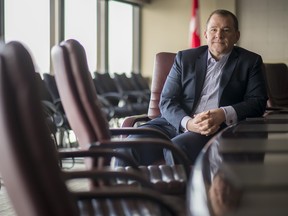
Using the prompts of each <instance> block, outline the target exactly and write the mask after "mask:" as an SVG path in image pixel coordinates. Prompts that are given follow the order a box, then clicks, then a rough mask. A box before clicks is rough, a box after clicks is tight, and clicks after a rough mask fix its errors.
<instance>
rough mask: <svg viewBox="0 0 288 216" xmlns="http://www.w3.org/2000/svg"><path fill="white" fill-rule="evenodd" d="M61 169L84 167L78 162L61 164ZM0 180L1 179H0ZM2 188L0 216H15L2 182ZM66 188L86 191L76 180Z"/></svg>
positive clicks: (84, 182) (85, 187) (0, 191)
mask: <svg viewBox="0 0 288 216" xmlns="http://www.w3.org/2000/svg"><path fill="white" fill-rule="evenodd" d="M63 167H64V168H65V169H66V170H69V169H71V170H75V169H81V168H83V167H84V163H83V161H80V162H79V161H78V162H77V163H76V164H74V165H72V164H71V162H66V163H63ZM0 180H1V179H0ZM1 183H2V186H1V188H0V216H16V213H15V211H14V209H13V206H12V204H11V202H10V200H9V196H8V194H7V192H6V189H5V184H4V183H3V182H1ZM68 187H69V188H70V189H72V190H82V189H87V188H88V184H87V181H85V180H82V181H80V180H77V181H71V182H69V184H68Z"/></svg>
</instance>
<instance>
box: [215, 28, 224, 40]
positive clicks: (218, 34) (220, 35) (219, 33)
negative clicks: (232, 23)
mask: <svg viewBox="0 0 288 216" xmlns="http://www.w3.org/2000/svg"><path fill="white" fill-rule="evenodd" d="M216 37H217V38H222V37H223V31H222V30H221V29H220V30H218V31H217V32H216Z"/></svg>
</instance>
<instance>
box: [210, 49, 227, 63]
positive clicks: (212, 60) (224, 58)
mask: <svg viewBox="0 0 288 216" xmlns="http://www.w3.org/2000/svg"><path fill="white" fill-rule="evenodd" d="M231 52H232V50H231V51H230V52H229V53H227V54H225V55H223V56H222V58H221V59H220V60H219V61H218V62H222V61H224V62H225V61H226V60H227V59H228V58H229V56H230V54H231ZM211 62H216V60H215V59H214V58H213V57H212V55H211V53H210V51H209V50H208V58H207V63H208V64H209V63H211Z"/></svg>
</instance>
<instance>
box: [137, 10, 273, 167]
mask: <svg viewBox="0 0 288 216" xmlns="http://www.w3.org/2000/svg"><path fill="white" fill-rule="evenodd" d="M204 35H205V38H206V41H207V46H201V47H199V48H195V49H188V50H184V51H180V52H178V53H177V55H176V57H175V61H174V64H173V66H172V68H171V71H170V73H169V75H168V77H167V80H166V82H165V85H164V87H163V91H162V94H161V101H160V110H161V116H160V117H158V118H156V119H154V120H152V121H150V122H149V123H147V124H145V125H143V126H142V127H153V128H157V129H159V130H161V131H162V132H164V133H165V134H167V135H168V136H169V137H170V138H171V140H172V142H173V143H174V144H175V145H177V146H179V147H180V148H182V149H183V150H184V152H185V153H186V154H187V155H188V157H189V158H190V160H191V164H194V162H195V159H196V157H197V155H198V154H199V152H200V151H201V149H202V148H203V146H204V145H205V144H206V143H207V141H208V140H209V139H210V138H211V137H212V136H213V135H215V133H217V132H218V131H219V130H220V129H222V128H224V127H226V126H227V125H231V124H234V123H237V122H238V121H241V120H243V119H245V118H247V117H259V116H262V115H263V113H264V111H265V108H266V102H267V93H266V87H265V82H264V78H263V72H262V64H263V62H262V58H261V56H260V55H258V54H255V53H253V52H250V51H248V50H246V49H243V48H240V47H237V46H235V44H236V43H237V41H238V40H239V38H240V31H239V29H238V20H237V18H236V16H235V15H234V14H233V13H231V12H229V11H227V10H216V11H214V12H213V13H212V14H211V15H210V17H209V18H208V20H207V24H206V30H205V32H204ZM160 152H161V151H160V150H159V149H156V148H155V149H151V148H146V149H141V150H138V151H136V150H133V155H134V157H135V158H136V159H137V160H138V161H139V162H140V163H141V164H151V163H153V162H154V161H157V158H158V157H159V155H160ZM167 160H168V162H171V160H170V159H169V157H166V161H167Z"/></svg>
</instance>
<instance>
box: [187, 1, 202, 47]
mask: <svg viewBox="0 0 288 216" xmlns="http://www.w3.org/2000/svg"><path fill="white" fill-rule="evenodd" d="M192 1H193V3H192V13H191V20H190V29H189V30H190V32H189V35H190V41H189V43H190V47H191V48H193V47H198V46H200V43H201V42H200V19H199V4H198V0H192Z"/></svg>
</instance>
